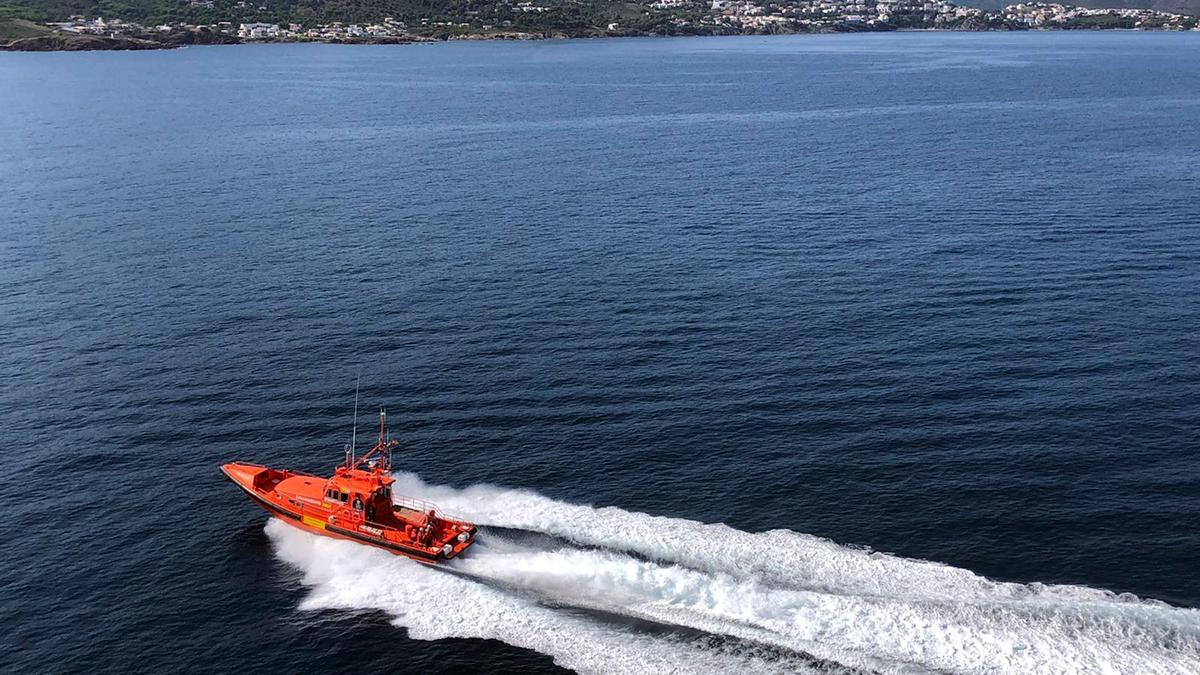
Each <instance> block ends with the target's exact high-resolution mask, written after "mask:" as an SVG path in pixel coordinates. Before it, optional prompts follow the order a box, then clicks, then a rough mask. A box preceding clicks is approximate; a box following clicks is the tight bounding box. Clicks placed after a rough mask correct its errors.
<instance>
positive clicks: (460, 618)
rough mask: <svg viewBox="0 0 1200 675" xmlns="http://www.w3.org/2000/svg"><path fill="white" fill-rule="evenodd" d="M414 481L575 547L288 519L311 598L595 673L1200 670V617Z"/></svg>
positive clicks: (496, 535) (824, 544)
mask: <svg viewBox="0 0 1200 675" xmlns="http://www.w3.org/2000/svg"><path fill="white" fill-rule="evenodd" d="M396 477H397V484H396V487H395V491H396V493H397V494H407V495H414V496H420V497H422V498H426V499H429V500H431V501H433V502H435V503H437V504H439V506H441V507H442V508H444V509H446V510H448V511H451V512H454V513H457V514H458V515H461V516H463V517H466V518H468V519H470V520H473V521H474V522H476V523H478V524H480V525H483V526H494V527H500V528H510V529H512V530H524V531H528V532H533V533H541V534H544V535H549V536H550V537H554V538H556V539H551V538H550V537H545V538H544V540H545V541H543V542H542V543H541V544H540V545H538V546H533V545H529V544H528V543H523V541H522V538H521V537H514V536H510V534H511V533H509V532H505V531H503V530H501V531H492V532H487V531H485V532H484V533H483V534H482V536H481V539H480V541H479V542H478V543H477V544H476V545H475V546H474V547H473V548H472V550H471V551H470V552H469V554H468V555H466V556H464V557H463V558H460V559H458V560H456V561H453V563H452V564H451V565H450V566H449V567H450V570H449V571H445V570H438V569H431V568H428V567H425V566H423V565H420V564H417V563H414V562H411V561H408V560H406V559H403V558H398V557H394V556H392V555H390V554H388V553H386V552H383V551H379V550H376V549H371V548H368V547H363V546H359V545H357V544H353V543H349V542H342V541H335V540H331V539H326V538H322V537H316V536H313V535H309V534H307V533H304V532H301V531H299V530H296V529H294V528H291V527H288V526H286V525H284V524H282V523H280V522H277V521H273V522H272V523H270V524H269V525H268V533H269V534H270V536H271V538H272V540H273V541H274V543H275V544H276V547H277V550H278V552H279V555H280V556H281V557H282V558H283V559H284V560H286V561H287V562H289V563H291V564H293V565H295V566H296V567H298V568H300V569H301V570H302V571H303V572H304V573H305V583H306V584H308V585H310V586H311V589H312V590H311V592H310V594H309V595H308V597H307V598H306V599H305V601H304V605H303V607H304V608H311V609H317V608H331V607H336V608H345V609H358V608H364V609H365V608H370V609H380V610H383V611H385V612H388V613H389V614H390V615H391V616H392V617H393V619H394V621H395V623H396V624H397V625H400V626H404V627H405V628H407V629H408V631H409V633H410V635H411V636H412V637H414V638H418V639H437V638H445V637H481V638H493V639H498V640H502V641H504V642H507V643H509V644H513V645H517V646H520V647H525V648H528V649H533V650H536V651H539V652H542V653H545V654H549V655H551V656H552V657H553V658H554V660H555V662H557V663H559V664H560V665H563V666H565V667H568V668H572V669H574V670H578V671H582V672H603V673H609V672H628V673H645V672H654V673H658V672H706V673H711V672H718V671H724V672H731V671H733V672H751V671H761V672H770V671H780V672H797V671H803V670H817V671H821V672H828V670H829V668H830V667H831V666H834V665H835V664H840V665H844V666H847V667H850V668H861V669H866V670H873V671H880V672H927V671H942V672H966V673H1077V672H1091V673H1180V672H1197V673H1200V611H1198V610H1192V609H1181V608H1175V607H1171V606H1168V605H1165V604H1163V603H1158V602H1153V601H1145V600H1140V599H1138V598H1135V597H1133V596H1128V595H1125V596H1118V595H1115V594H1113V593H1110V592H1107V591H1101V590H1096V589H1090V588H1083V587H1078V586H1046V585H1042V584H1028V585H1026V584H1014V583H999V582H994V581H991V580H988V579H985V578H983V577H980V576H978V575H975V574H973V573H971V572H969V571H967V570H963V569H958V568H954V567H949V566H946V565H940V564H937V563H930V562H924V561H918V560H909V559H905V558H898V557H894V556H890V555H885V554H880V553H873V552H870V551H864V550H860V549H852V548H846V547H843V546H839V545H837V544H834V543H832V542H829V541H826V540H823V539H818V538H815V537H811V536H807V535H803V534H798V533H795V532H790V531H773V532H764V533H758V534H752V533H747V532H741V531H739V530H735V529H733V528H730V527H727V526H724V525H706V524H702V523H697V522H693V521H687V520H679V519H672V518H663V517H656V516H649V515H645V514H640V513H631V512H628V511H623V510H620V509H616V508H602V509H596V508H592V507H589V506H581V505H575V504H567V503H563V502H559V501H555V500H552V499H548V498H546V497H543V496H541V495H538V494H536V493H533V492H529V491H524V490H510V489H504V488H497V487H493V486H487V485H479V486H474V487H470V488H467V489H464V490H459V489H455V488H449V487H444V486H437V485H426V484H424V483H423V482H422V481H421V480H420V479H419V478H418V477H416V476H414V475H412V474H397V476H396ZM581 610H583V611H581ZM639 621H640V622H639ZM644 622H652V623H649V624H648V623H644ZM713 636H719V637H713Z"/></svg>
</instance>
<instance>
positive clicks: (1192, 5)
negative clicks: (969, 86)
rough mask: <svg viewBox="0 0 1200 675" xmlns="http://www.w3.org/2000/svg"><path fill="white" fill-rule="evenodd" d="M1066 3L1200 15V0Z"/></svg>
mask: <svg viewBox="0 0 1200 675" xmlns="http://www.w3.org/2000/svg"><path fill="white" fill-rule="evenodd" d="M1018 1H1019V0H962V1H961V2H958V3H957V4H959V5H962V6H964V7H977V8H979V9H986V10H997V9H1000V8H1002V7H1004V6H1005V5H1011V4H1015V3H1016V2H1018ZM1043 1H1048V0H1043ZM1065 4H1072V5H1079V6H1080V7H1095V8H1098V9H1117V8H1126V7H1128V8H1132V9H1156V10H1158V11H1160V12H1174V13H1176V14H1194V15H1200V0H1083V1H1076V2H1069V3H1065Z"/></svg>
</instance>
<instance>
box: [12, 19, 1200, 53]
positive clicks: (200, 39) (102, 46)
mask: <svg viewBox="0 0 1200 675" xmlns="http://www.w3.org/2000/svg"><path fill="white" fill-rule="evenodd" d="M1081 30H1083V31H1087V32H1099V31H1113V32H1122V33H1125V32H1162V33H1170V32H1196V31H1200V28H1193V29H1188V30H1180V29H1175V28H1161V27H1138V28H1129V27H1125V26H1111V27H1096V26H1093V27H1088V28H1081V27H1076V26H1062V27H1060V26H1038V27H1014V26H1008V25H1001V26H994V25H979V26H969V27H968V26H954V27H895V26H880V25H875V26H856V25H849V26H848V25H833V26H824V27H821V28H818V29H805V30H795V29H788V28H786V27H778V26H776V27H772V29H771V30H741V31H735V30H675V31H672V30H661V31H619V30H605V29H601V28H597V27H593V28H588V29H584V30H549V31H490V32H484V31H481V32H463V33H458V34H444V35H438V36H430V35H419V34H410V35H395V36H369V37H355V38H333V39H321V38H303V37H299V38H298V37H289V38H267V39H262V38H257V39H242V38H240V37H238V36H236V35H230V34H226V33H220V32H216V31H213V30H210V29H208V28H207V27H190V28H187V29H182V30H176V31H171V32H168V33H147V32H141V33H134V34H127V35H119V34H113V35H108V36H104V35H92V34H74V33H63V32H55V33H49V34H44V35H38V36H34V37H25V38H18V39H15V40H11V41H9V42H8V43H5V44H0V51H10V52H51V51H145V50H165V49H176V48H179V47H186V46H192V45H201V46H208V45H248V44H257V45H278V44H336V45H413V44H432V43H442V42H457V41H541V40H579V39H606V38H669V37H729V36H776V35H837V34H856V33H1011V32H1078V31H1081Z"/></svg>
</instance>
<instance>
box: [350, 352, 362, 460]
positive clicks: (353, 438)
mask: <svg viewBox="0 0 1200 675" xmlns="http://www.w3.org/2000/svg"><path fill="white" fill-rule="evenodd" d="M361 381H362V373H359V374H358V377H357V378H356V379H355V380H354V428H353V430H352V431H351V432H350V463H351V465H353V464H354V450H355V448H354V445H355V443H356V442H357V441H358V383H359V382H361Z"/></svg>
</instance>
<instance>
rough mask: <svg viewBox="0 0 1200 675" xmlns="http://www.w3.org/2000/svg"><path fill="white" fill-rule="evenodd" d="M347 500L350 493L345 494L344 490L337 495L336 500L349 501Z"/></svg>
mask: <svg viewBox="0 0 1200 675" xmlns="http://www.w3.org/2000/svg"><path fill="white" fill-rule="evenodd" d="M349 500H350V495H349V494H347V493H345V492H343V493H342V494H340V495H338V501H342V502H345V501H349Z"/></svg>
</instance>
